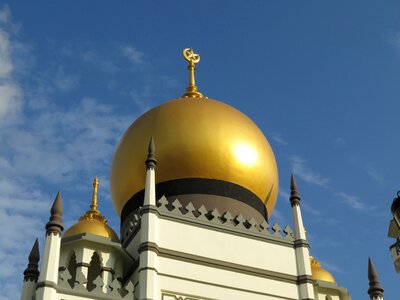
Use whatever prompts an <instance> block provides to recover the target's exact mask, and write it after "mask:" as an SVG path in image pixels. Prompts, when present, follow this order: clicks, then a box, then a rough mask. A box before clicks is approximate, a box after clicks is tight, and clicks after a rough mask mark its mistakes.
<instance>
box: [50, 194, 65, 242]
mask: <svg viewBox="0 0 400 300" xmlns="http://www.w3.org/2000/svg"><path fill="white" fill-rule="evenodd" d="M62 213H63V207H62V199H61V193H60V192H58V193H57V196H56V198H55V199H54V202H53V205H52V206H51V209H50V219H49V222H47V224H46V234H47V235H50V234H51V233H53V234H61V231H63V230H64V226H63V224H62Z"/></svg>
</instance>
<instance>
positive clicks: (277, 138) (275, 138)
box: [271, 133, 288, 146]
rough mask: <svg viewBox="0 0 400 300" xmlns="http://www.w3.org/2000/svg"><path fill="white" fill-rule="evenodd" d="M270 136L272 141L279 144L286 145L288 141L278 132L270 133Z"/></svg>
mask: <svg viewBox="0 0 400 300" xmlns="http://www.w3.org/2000/svg"><path fill="white" fill-rule="evenodd" d="M271 138H272V140H273V141H275V142H276V143H278V144H279V145H282V146H287V145H288V142H287V141H286V140H285V139H283V137H282V136H281V135H280V134H279V133H274V134H272V135H271Z"/></svg>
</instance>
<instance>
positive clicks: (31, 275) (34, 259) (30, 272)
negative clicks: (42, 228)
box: [24, 239, 40, 282]
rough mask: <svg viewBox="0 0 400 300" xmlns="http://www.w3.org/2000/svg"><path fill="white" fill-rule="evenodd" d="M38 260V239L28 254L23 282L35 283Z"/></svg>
mask: <svg viewBox="0 0 400 300" xmlns="http://www.w3.org/2000/svg"><path fill="white" fill-rule="evenodd" d="M39 259H40V253H39V242H38V239H36V241H35V243H34V244H33V247H32V250H31V253H30V254H29V263H28V266H27V267H26V269H25V271H24V281H35V282H37V280H38V278H39V268H38V263H39Z"/></svg>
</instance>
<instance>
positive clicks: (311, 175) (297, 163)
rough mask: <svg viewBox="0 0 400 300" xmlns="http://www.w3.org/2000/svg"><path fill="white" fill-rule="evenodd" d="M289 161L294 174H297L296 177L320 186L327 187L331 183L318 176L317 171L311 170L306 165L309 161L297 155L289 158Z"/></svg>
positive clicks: (325, 178)
mask: <svg viewBox="0 0 400 300" xmlns="http://www.w3.org/2000/svg"><path fill="white" fill-rule="evenodd" d="M289 160H290V162H291V164H292V172H293V174H295V175H296V177H299V178H301V179H303V180H304V181H305V182H308V183H310V184H314V185H318V186H326V185H327V184H328V182H329V181H330V179H329V178H327V177H324V176H322V175H320V174H318V173H317V172H316V171H313V170H311V169H310V168H309V167H308V166H307V165H306V163H307V161H306V160H304V159H303V158H301V157H299V156H297V155H293V156H291V157H290V158H289Z"/></svg>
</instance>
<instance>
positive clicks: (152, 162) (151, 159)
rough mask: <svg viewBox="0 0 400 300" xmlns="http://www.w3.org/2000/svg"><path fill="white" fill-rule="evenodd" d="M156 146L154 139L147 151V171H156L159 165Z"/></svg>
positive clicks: (151, 140)
mask: <svg viewBox="0 0 400 300" xmlns="http://www.w3.org/2000/svg"><path fill="white" fill-rule="evenodd" d="M155 151H156V146H155V144H154V139H153V137H151V138H150V142H149V148H148V150H147V158H146V168H147V169H155V167H156V165H157V160H156V158H155Z"/></svg>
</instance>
